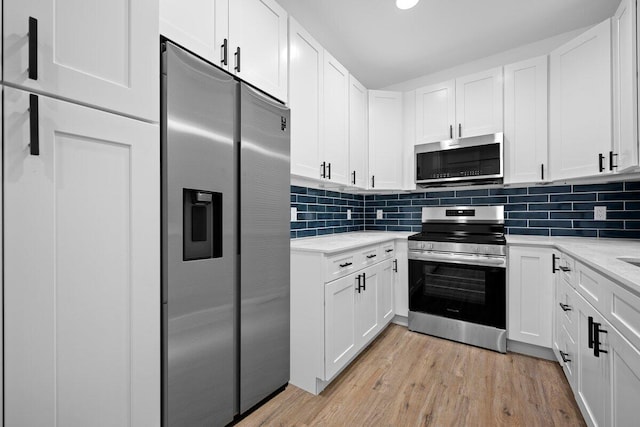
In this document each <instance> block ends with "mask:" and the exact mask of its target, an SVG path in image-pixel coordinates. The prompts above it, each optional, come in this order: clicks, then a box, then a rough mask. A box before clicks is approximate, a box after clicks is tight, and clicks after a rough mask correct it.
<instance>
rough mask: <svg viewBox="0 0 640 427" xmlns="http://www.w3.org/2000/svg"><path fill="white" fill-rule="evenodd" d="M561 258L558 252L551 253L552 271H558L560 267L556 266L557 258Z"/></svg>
mask: <svg viewBox="0 0 640 427" xmlns="http://www.w3.org/2000/svg"><path fill="white" fill-rule="evenodd" d="M557 259H560V257H559V256H557V255H556V254H551V272H552V273H555V272H556V271H558V269H557V268H556V260H557Z"/></svg>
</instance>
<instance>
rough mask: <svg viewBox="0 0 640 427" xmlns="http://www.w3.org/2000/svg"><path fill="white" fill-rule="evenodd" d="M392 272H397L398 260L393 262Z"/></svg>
mask: <svg viewBox="0 0 640 427" xmlns="http://www.w3.org/2000/svg"><path fill="white" fill-rule="evenodd" d="M393 271H395V272H396V273H397V272H398V260H397V259H394V260H393Z"/></svg>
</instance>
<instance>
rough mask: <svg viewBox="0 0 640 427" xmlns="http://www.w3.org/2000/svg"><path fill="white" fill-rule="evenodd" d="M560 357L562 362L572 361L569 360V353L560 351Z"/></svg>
mask: <svg viewBox="0 0 640 427" xmlns="http://www.w3.org/2000/svg"><path fill="white" fill-rule="evenodd" d="M560 357H562V361H563V362H565V363H567V362H571V359H569V353H565V352H564V351H562V350H560Z"/></svg>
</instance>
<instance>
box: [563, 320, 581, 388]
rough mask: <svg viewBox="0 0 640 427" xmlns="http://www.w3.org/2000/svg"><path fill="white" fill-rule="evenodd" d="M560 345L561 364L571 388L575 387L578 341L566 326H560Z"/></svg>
mask: <svg viewBox="0 0 640 427" xmlns="http://www.w3.org/2000/svg"><path fill="white" fill-rule="evenodd" d="M558 345H559V347H560V348H559V350H560V351H561V352H562V354H561V359H560V365H561V366H562V370H563V371H564V374H565V375H566V376H567V380H568V381H569V384H570V385H571V388H572V389H575V387H576V384H577V375H576V363H577V362H578V343H577V341H576V340H575V339H574V338H573V337H572V336H571V334H570V333H569V332H568V331H567V330H566V329H565V328H564V327H560V336H559V337H558Z"/></svg>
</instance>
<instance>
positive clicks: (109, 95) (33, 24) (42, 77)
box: [3, 0, 160, 121]
mask: <svg viewBox="0 0 640 427" xmlns="http://www.w3.org/2000/svg"><path fill="white" fill-rule="evenodd" d="M3 6H4V34H3V41H4V58H3V59H4V79H5V81H7V82H9V83H12V84H14V85H18V86H21V87H25V88H27V89H29V90H34V91H39V92H43V93H46V94H50V95H53V96H59V97H64V98H67V99H71V100H73V101H77V102H81V103H85V104H89V105H91V106H95V107H99V108H103V109H107V110H112V111H115V112H118V113H124V114H128V115H131V116H135V117H139V118H142V119H146V120H150V121H158V120H159V111H160V108H159V94H160V91H159V90H158V88H159V76H160V71H159V63H160V61H159V55H158V3H157V2H156V1H153V0H125V1H118V2H113V1H100V0H57V1H55V2H53V1H42V0H5V1H4V5H3Z"/></svg>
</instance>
